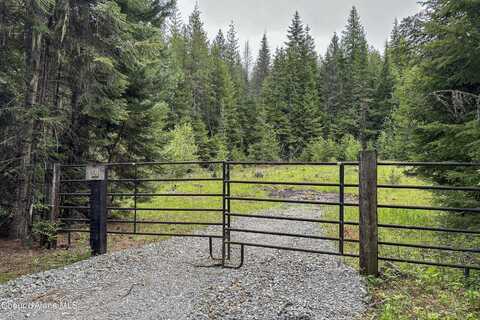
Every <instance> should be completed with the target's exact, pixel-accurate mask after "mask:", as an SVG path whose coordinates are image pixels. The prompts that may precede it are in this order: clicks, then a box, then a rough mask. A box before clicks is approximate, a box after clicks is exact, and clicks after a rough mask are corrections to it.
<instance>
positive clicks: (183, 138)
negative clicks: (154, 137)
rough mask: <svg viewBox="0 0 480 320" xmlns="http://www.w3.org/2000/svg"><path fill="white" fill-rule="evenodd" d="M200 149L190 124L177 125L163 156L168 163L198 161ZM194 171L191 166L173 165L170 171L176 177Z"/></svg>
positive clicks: (171, 133)
mask: <svg viewBox="0 0 480 320" xmlns="http://www.w3.org/2000/svg"><path fill="white" fill-rule="evenodd" d="M197 153H198V147H197V145H196V144H195V136H194V134H193V129H192V126H191V125H190V124H189V123H185V124H181V125H177V126H176V127H175V129H174V130H173V131H172V132H170V141H169V142H168V143H167V145H166V146H165V148H164V149H163V156H164V157H165V159H167V160H168V161H195V160H197V159H198V154H197ZM191 169H192V166H191V165H172V166H170V167H169V168H168V171H169V172H171V173H172V175H174V176H177V177H178V176H183V175H185V174H187V173H188V171H190V170H191Z"/></svg>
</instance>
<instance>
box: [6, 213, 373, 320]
mask: <svg viewBox="0 0 480 320" xmlns="http://www.w3.org/2000/svg"><path fill="white" fill-rule="evenodd" d="M262 214H275V215H285V216H297V217H298V216H302V217H319V215H320V213H319V212H318V210H316V211H315V210H313V209H300V208H296V209H293V208H290V207H287V208H284V209H277V210H271V211H267V212H262ZM233 226H234V227H238V228H248V229H260V230H272V231H276V232H289V233H303V234H317V235H318V234H319V233H320V232H321V230H320V228H319V227H318V225H315V224H313V223H306V222H305V223H304V222H290V221H278V220H271V221H266V220H258V219H245V218H239V219H237V220H235V221H234V222H233ZM217 230H218V229H217ZM211 231H213V230H211ZM217 232H218V231H217ZM233 240H246V241H249V242H261V243H271V244H275V245H279V246H297V247H303V248H316V249H319V250H334V248H333V247H332V246H331V244H328V243H326V242H325V241H321V240H308V239H297V238H288V237H281V238H279V237H271V236H270V237H269V236H266V235H260V234H235V236H234V238H233ZM216 247H217V249H218V247H219V244H218V243H216ZM237 251H238V250H235V249H233V256H234V257H236V256H238V252H237ZM217 254H218V253H217ZM365 300H366V290H365V288H364V286H363V283H362V281H361V278H360V276H359V275H358V274H357V273H356V272H355V271H354V270H352V269H351V268H349V267H346V266H345V265H343V264H342V263H341V262H340V260H339V259H338V258H336V257H331V256H324V255H313V254H305V253H297V252H288V251H278V250H270V249H261V248H251V247H247V248H246V256H245V265H244V267H243V268H242V269H239V270H230V269H222V268H219V267H216V266H215V263H214V262H212V261H211V260H209V259H208V241H207V240H206V239H186V238H176V239H171V240H167V241H164V242H161V243H156V244H151V245H148V246H146V247H143V248H140V249H131V250H126V251H122V252H116V253H113V254H108V255H104V256H100V257H94V258H91V259H89V260H86V261H81V262H78V263H75V264H73V265H70V266H67V267H65V268H63V269H58V270H51V271H47V272H43V273H39V274H35V275H31V276H26V277H22V278H20V279H17V280H14V281H11V282H9V283H7V284H6V285H3V286H0V319H2V320H4V319H5V320H7V319H12V320H18V319H25V318H29V319H136V320H141V319H305V320H307V319H355V318H356V317H357V316H359V315H360V314H361V313H362V312H363V311H364V309H365Z"/></svg>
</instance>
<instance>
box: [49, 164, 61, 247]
mask: <svg viewBox="0 0 480 320" xmlns="http://www.w3.org/2000/svg"><path fill="white" fill-rule="evenodd" d="M60 175H61V173H60V164H59V163H54V164H53V174H52V190H51V191H50V192H51V193H50V219H49V220H50V222H51V223H52V224H55V223H57V221H58V217H59V215H60V209H59V208H60ZM49 247H50V248H52V249H56V248H57V240H53V241H51V242H50V243H49Z"/></svg>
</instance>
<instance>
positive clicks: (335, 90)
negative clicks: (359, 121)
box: [319, 33, 348, 141]
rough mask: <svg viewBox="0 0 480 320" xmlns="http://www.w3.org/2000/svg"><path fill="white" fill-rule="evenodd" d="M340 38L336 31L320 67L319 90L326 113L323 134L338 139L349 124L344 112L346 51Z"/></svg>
mask: <svg viewBox="0 0 480 320" xmlns="http://www.w3.org/2000/svg"><path fill="white" fill-rule="evenodd" d="M339 41H340V39H339V38H338V36H337V34H336V33H335V34H334V35H333V37H332V40H331V42H330V45H329V46H328V49H327V52H326V54H325V58H324V60H323V63H322V65H321V68H320V83H319V86H320V88H319V91H320V98H321V101H322V102H321V103H322V106H323V111H324V114H325V121H324V130H323V135H324V137H325V138H327V137H328V136H332V137H333V138H335V139H336V140H337V141H339V140H340V139H341V137H342V136H343V135H344V128H346V127H347V126H348V123H346V122H345V117H344V115H343V114H342V111H343V108H344V103H345V102H344V99H345V96H344V86H345V81H344V72H345V60H344V53H343V50H342V48H341V47H340V42H339Z"/></svg>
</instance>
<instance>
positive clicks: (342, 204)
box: [338, 162, 345, 255]
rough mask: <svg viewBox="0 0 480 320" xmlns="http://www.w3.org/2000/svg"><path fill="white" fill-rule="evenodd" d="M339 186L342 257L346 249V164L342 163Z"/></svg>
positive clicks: (339, 229)
mask: <svg viewBox="0 0 480 320" xmlns="http://www.w3.org/2000/svg"><path fill="white" fill-rule="evenodd" d="M339 184H340V190H339V191H340V194H339V203H340V208H339V217H338V218H339V225H338V233H339V234H338V236H339V237H338V238H339V239H340V242H339V248H338V251H339V253H340V254H341V255H343V253H344V251H345V250H344V249H345V164H344V163H343V162H340V167H339Z"/></svg>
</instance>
